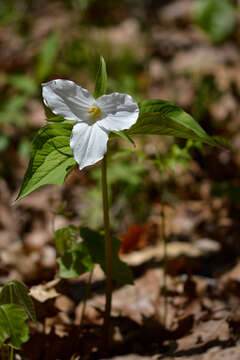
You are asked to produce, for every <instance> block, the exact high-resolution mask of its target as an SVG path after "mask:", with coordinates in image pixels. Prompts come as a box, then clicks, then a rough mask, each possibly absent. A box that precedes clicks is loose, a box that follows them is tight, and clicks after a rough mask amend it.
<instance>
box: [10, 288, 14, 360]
mask: <svg viewBox="0 0 240 360" xmlns="http://www.w3.org/2000/svg"><path fill="white" fill-rule="evenodd" d="M9 292H10V303H11V304H12V303H13V288H12V285H10V286H9ZM13 353H14V349H13V347H12V346H11V347H10V360H13Z"/></svg>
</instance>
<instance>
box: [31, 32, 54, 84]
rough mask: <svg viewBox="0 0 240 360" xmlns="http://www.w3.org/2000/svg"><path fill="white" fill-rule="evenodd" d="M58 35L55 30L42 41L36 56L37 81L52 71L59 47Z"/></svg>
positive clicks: (40, 80) (43, 78)
mask: <svg viewBox="0 0 240 360" xmlns="http://www.w3.org/2000/svg"><path fill="white" fill-rule="evenodd" d="M58 45H59V36H58V34H57V32H54V33H52V34H51V35H50V36H49V38H48V39H47V40H46V41H45V42H44V44H43V46H42V48H41V52H40V54H39V58H38V65H37V69H36V77H37V80H38V82H39V83H41V82H42V81H44V80H45V79H46V78H47V77H48V76H49V75H50V73H51V72H52V70H53V66H54V63H55V61H56V59H57V55H58V48H59V46H58Z"/></svg>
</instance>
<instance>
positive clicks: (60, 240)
mask: <svg viewBox="0 0 240 360" xmlns="http://www.w3.org/2000/svg"><path fill="white" fill-rule="evenodd" d="M78 233H79V229H78V228H77V227H76V226H74V225H69V226H67V227H64V228H61V229H58V230H56V231H55V233H54V241H55V244H56V247H57V249H58V251H59V253H60V255H64V253H66V252H67V251H68V250H70V249H71V248H72V247H73V245H75V244H76V241H77V238H78Z"/></svg>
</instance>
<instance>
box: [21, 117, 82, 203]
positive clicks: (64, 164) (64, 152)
mask: <svg viewBox="0 0 240 360" xmlns="http://www.w3.org/2000/svg"><path fill="white" fill-rule="evenodd" d="M71 132H72V125H71V124H68V123H60V124H49V125H46V126H44V127H43V128H42V129H40V131H39V133H38V135H37V136H36V138H35V140H34V141H33V143H32V146H31V157H30V162H29V165H28V169H27V172H26V174H25V176H24V179H23V184H22V187H21V190H20V192H19V195H18V197H17V200H20V199H22V198H23V197H24V196H26V195H28V194H30V193H31V192H32V191H34V190H36V189H37V188H39V187H40V186H43V185H46V184H54V185H58V186H61V185H62V184H63V183H64V180H65V178H66V176H67V175H68V174H69V172H70V171H71V170H73V168H74V166H75V160H74V158H73V156H72V151H71V148H70V145H69V139H70V136H71Z"/></svg>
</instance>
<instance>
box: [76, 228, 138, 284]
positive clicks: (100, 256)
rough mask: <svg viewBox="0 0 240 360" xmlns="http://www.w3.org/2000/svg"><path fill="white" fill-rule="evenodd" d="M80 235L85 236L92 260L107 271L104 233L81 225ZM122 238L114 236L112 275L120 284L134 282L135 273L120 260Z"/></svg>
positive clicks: (85, 242) (84, 239)
mask: <svg viewBox="0 0 240 360" xmlns="http://www.w3.org/2000/svg"><path fill="white" fill-rule="evenodd" d="M80 235H81V237H82V238H83V241H84V244H85V245H86V247H87V248H88V251H89V254H90V256H91V257H92V261H93V262H94V263H96V264H99V265H100V266H101V268H102V269H103V271H104V272H105V241H104V235H103V234H101V233H98V232H96V231H93V230H90V229H88V228H84V227H81V228H80ZM120 245H121V240H120V239H117V238H115V237H113V238H112V247H113V269H112V271H113V273H112V277H113V279H114V280H115V281H117V282H118V283H119V284H120V285H125V284H133V275H132V271H131V269H130V268H129V267H128V265H127V264H125V263H124V262H123V261H121V260H120V258H119V256H118V251H119V247H120Z"/></svg>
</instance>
